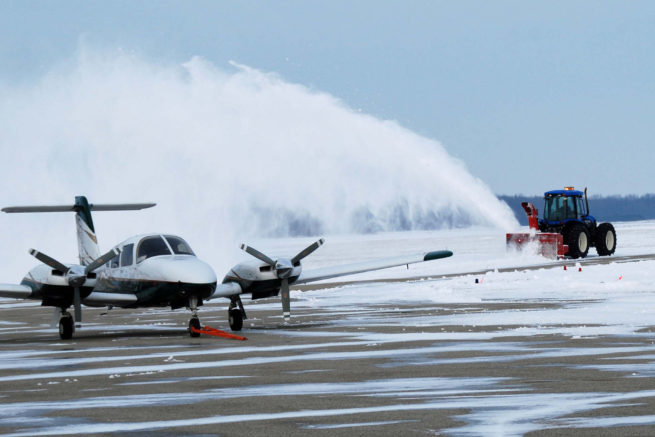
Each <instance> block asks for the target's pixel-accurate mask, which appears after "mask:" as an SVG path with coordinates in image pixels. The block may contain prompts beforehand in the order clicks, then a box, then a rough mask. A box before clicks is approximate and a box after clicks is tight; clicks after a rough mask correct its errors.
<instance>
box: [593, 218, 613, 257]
mask: <svg viewBox="0 0 655 437" xmlns="http://www.w3.org/2000/svg"><path fill="white" fill-rule="evenodd" d="M615 250H616V231H615V230H614V226H612V224H611V223H601V224H599V225H598V229H597V230H596V252H598V255H600V256H608V255H612V254H613V253H614V251H615Z"/></svg>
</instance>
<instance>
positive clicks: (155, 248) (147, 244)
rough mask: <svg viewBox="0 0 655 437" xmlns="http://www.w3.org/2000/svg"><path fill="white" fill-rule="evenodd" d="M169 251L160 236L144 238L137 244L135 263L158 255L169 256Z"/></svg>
mask: <svg viewBox="0 0 655 437" xmlns="http://www.w3.org/2000/svg"><path fill="white" fill-rule="evenodd" d="M170 254H171V251H170V249H169V248H168V245H167V244H166V242H165V241H164V239H163V238H162V237H161V235H153V236H152V237H146V238H144V239H143V240H141V242H140V243H139V249H138V251H137V257H136V262H141V261H143V260H144V259H146V258H151V257H153V256H159V255H170Z"/></svg>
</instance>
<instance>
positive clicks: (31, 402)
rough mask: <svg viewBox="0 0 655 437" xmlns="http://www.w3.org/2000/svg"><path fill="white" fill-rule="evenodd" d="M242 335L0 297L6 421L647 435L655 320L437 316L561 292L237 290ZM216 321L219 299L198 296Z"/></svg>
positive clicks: (20, 428) (217, 431) (653, 418)
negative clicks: (582, 324) (602, 331)
mask: <svg viewBox="0 0 655 437" xmlns="http://www.w3.org/2000/svg"><path fill="white" fill-rule="evenodd" d="M245 303H246V309H247V311H248V315H249V317H250V318H249V319H248V320H246V321H245V323H244V330H243V331H242V332H241V334H242V335H245V336H246V337H247V338H248V340H247V341H235V340H228V339H223V338H216V337H208V336H202V337H200V338H191V337H190V336H189V335H188V333H187V328H186V324H187V321H188V312H185V311H182V310H178V311H176V312H171V311H167V310H113V311H109V312H108V313H107V311H106V310H100V309H85V312H84V317H85V322H84V326H83V327H82V328H81V329H78V330H77V331H76V333H75V336H74V338H73V339H72V340H70V341H62V340H60V339H59V337H58V334H57V332H56V330H55V329H53V328H50V327H49V326H48V325H49V323H50V321H51V319H52V310H51V309H50V308H43V307H40V306H38V304H31V303H27V304H26V303H22V304H14V303H13V301H9V300H3V301H2V302H0V432H1V433H3V434H4V435H26V436H27V435H30V436H32V435H122V434H123V435H132V434H136V433H141V434H145V435H154V436H172V435H190V436H206V435H212V436H213V435H221V436H236V435H241V436H242V435H267V436H282V435H285V436H289V435H291V436H293V435H317V436H320V435H325V436H328V435H329V436H335V435H336V436H340V435H348V436H352V435H417V436H418V435H420V436H424V435H544V436H546V435H547V436H551V435H552V436H555V435H576V436H578V435H590V436H591V435H594V436H598V435H612V436H615V435H626V436H628V435H629V436H635V435H644V436H645V435H653V434H655V364H653V363H654V362H655V344H654V342H655V332H653V331H655V326H654V327H653V328H652V329H650V328H648V329H641V330H640V331H639V332H635V333H633V334H631V335H628V336H606V335H601V336H591V337H576V336H571V335H564V334H558V333H552V334H549V333H548V332H549V331H548V330H547V329H544V330H543V331H536V332H543V333H542V334H537V335H535V330H525V331H523V330H522V329H521V328H522V327H520V326H511V325H507V326H503V325H500V326H493V327H491V326H483V327H480V326H473V325H444V324H443V323H442V322H441V320H444V318H445V316H452V315H456V314H464V313H471V312H480V313H484V312H493V311H499V310H503V311H532V310H535V309H543V308H550V309H553V308H555V309H556V308H557V307H558V306H564V305H570V304H571V303H570V302H559V301H555V302H552V301H543V302H522V301H516V302H512V301H508V302H503V303H498V302H494V303H484V302H481V303H477V304H435V303H427V304H425V305H423V306H420V307H417V306H415V305H412V306H409V305H408V306H402V305H395V304H394V305H382V306H379V305H376V306H375V307H374V308H373V307H366V306H363V307H347V308H341V309H339V310H335V309H334V308H306V307H304V308H296V309H294V307H293V302H292V311H293V319H292V322H291V323H290V324H284V323H283V322H282V319H281V314H280V308H279V302H278V301H276V300H265V301H257V302H245ZM200 314H201V321H202V323H203V324H207V325H210V326H213V327H215V328H219V329H226V330H228V328H227V326H226V305H222V302H221V303H216V304H212V305H206V306H204V307H202V308H201V311H200Z"/></svg>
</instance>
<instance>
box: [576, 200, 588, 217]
mask: <svg viewBox="0 0 655 437" xmlns="http://www.w3.org/2000/svg"><path fill="white" fill-rule="evenodd" d="M578 213H579V216H580V218H582V216H583V215H588V214H589V213H588V212H587V208H586V205H585V201H584V199H583V198H582V197H578Z"/></svg>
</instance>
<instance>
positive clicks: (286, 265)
mask: <svg viewBox="0 0 655 437" xmlns="http://www.w3.org/2000/svg"><path fill="white" fill-rule="evenodd" d="M324 242H325V240H323V239H322V238H321V239H319V240H318V241H316V242H314V243H312V244H310V245H309V246H307V247H306V248H304V249H303V250H301V251H300V252H299V253H298V254H297V255H296V256H294V257H293V258H291V259H286V258H279V259H277V260H275V261H273V259H271V258H270V257H268V256H266V255H264V254H263V253H262V252H260V251H258V250H257V249H255V248H253V247H250V246H247V245H245V244H242V245H241V249H243V250H244V251H245V252H246V253H248V254H250V255H252V256H254V257H255V258H257V259H258V260H260V261H263V262H265V263H266V264H268V265H269V266H271V267H272V268H273V269H274V270H275V274H276V276H277V277H278V278H279V279H281V280H282V281H281V283H280V297H281V300H282V315H283V316H284V321H285V322H288V321H289V320H290V319H291V299H290V297H289V277H290V276H291V273H292V271H293V266H294V264H296V263H297V262H299V261H300V260H302V259H303V258H305V257H306V256H308V255H310V254H311V253H312V252H314V251H315V250H316V249H318V248H319V247H321V245H323V243H324Z"/></svg>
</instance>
